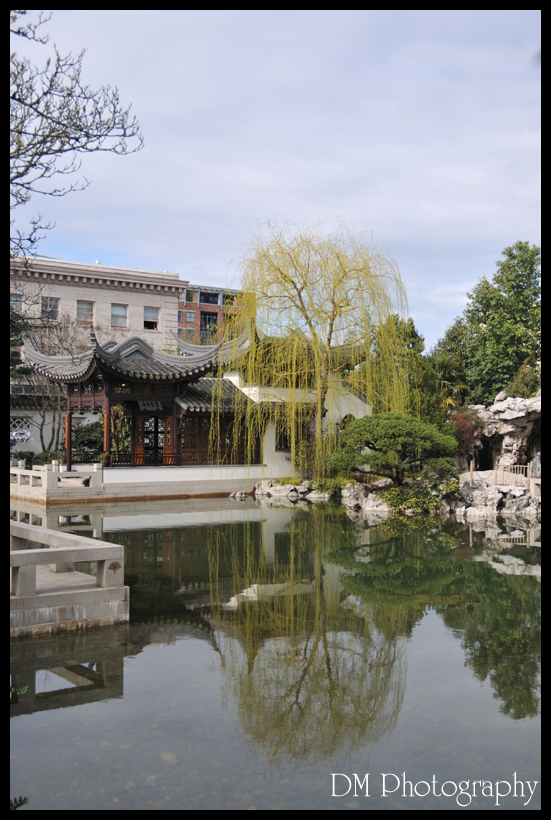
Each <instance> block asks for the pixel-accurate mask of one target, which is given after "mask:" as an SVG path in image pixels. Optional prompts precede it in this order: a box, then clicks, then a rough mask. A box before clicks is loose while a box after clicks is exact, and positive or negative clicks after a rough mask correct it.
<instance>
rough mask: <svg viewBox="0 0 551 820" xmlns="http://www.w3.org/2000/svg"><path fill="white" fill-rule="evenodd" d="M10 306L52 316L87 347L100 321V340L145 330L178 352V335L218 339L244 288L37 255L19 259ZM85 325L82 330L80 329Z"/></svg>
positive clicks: (148, 337)
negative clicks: (230, 307) (194, 282)
mask: <svg viewBox="0 0 551 820" xmlns="http://www.w3.org/2000/svg"><path fill="white" fill-rule="evenodd" d="M10 276H11V293H10V296H11V305H12V307H13V308H14V309H15V310H16V311H22V312H25V313H26V314H27V315H28V316H30V317H36V318H41V319H42V320H47V321H48V322H51V323H62V322H63V323H65V324H66V325H67V326H69V327H71V330H72V331H73V336H74V332H75V331H76V333H77V335H80V338H81V339H82V344H83V345H84V346H88V344H89V334H88V333H87V332H86V331H88V329H89V328H90V325H93V327H94V330H95V332H96V335H97V337H98V339H100V340H101V342H106V341H110V340H113V341H115V342H121V341H124V340H125V339H127V338H131V337H132V336H139V337H140V338H142V339H143V340H144V341H146V342H148V343H149V344H150V345H151V346H152V347H153V348H154V349H156V350H163V351H165V352H174V353H176V352H177V349H176V345H175V341H174V335H173V334H177V335H178V336H180V337H181V338H182V339H184V340H185V341H190V342H194V343H195V344H212V343H215V342H216V341H217V340H218V338H219V333H218V331H219V329H220V328H221V327H222V324H223V316H224V311H225V306H227V305H229V304H231V302H232V301H233V299H234V298H235V295H236V294H237V293H238V291H235V290H232V291H229V290H225V289H223V288H215V287H210V286H205V285H190V284H189V282H188V281H187V280H185V279H181V278H180V277H179V275H178V274H177V273H168V272H166V271H165V272H164V273H160V272H155V271H147V270H139V269H137V268H133V269H131V268H117V267H111V266H107V265H101V264H100V263H99V262H96V263H95V264H86V263H82V262H68V261H64V260H59V259H50V258H47V257H41V256H37V257H35V258H34V259H33V260H32V262H31V264H29V265H26V264H24V263H23V262H18V261H16V262H15V263H12V266H11V271H10ZM79 330H81V331H82V333H81V334H79Z"/></svg>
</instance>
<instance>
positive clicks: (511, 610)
mask: <svg viewBox="0 0 551 820" xmlns="http://www.w3.org/2000/svg"><path fill="white" fill-rule="evenodd" d="M377 531H378V532H376V533H375V538H376V537H377V535H378V536H379V537H380V538H382V539H384V540H382V541H381V542H380V543H376V544H373V545H372V546H371V547H370V548H369V554H368V556H366V557H367V558H368V562H366V563H363V562H361V561H358V560H357V557H358V556H357V550H355V549H351V548H349V547H347V546H341V547H339V548H338V549H336V550H334V551H332V552H331V553H330V554H329V556H328V560H329V561H331V562H333V563H335V564H338V565H339V566H341V567H346V568H348V569H349V570H352V571H353V574H351V575H349V576H345V577H344V578H343V584H344V586H345V588H346V590H347V592H349V593H351V594H353V595H355V596H357V597H358V598H360V599H363V600H365V601H369V602H370V603H371V604H373V605H376V606H375V607H374V608H373V613H374V615H373V617H374V622H375V624H376V626H377V628H378V629H380V630H381V631H382V632H383V633H384V634H385V636H386V637H387V638H390V637H391V636H394V635H398V634H405V635H409V634H411V630H412V629H413V627H414V626H415V624H416V623H417V622H418V621H419V620H420V619H421V618H422V617H423V614H424V613H425V612H426V611H427V610H428V609H430V608H434V609H436V611H437V612H439V613H440V614H442V616H443V619H444V622H445V623H446V625H448V626H450V627H452V628H454V629H457V630H462V632H463V635H462V647H463V649H464V650H465V653H466V662H467V664H468V666H470V667H471V668H472V669H473V672H474V674H475V675H476V677H477V678H478V679H479V680H486V679H487V678H489V680H490V684H491V686H492V688H493V690H494V692H495V696H496V697H497V698H499V699H500V700H501V701H502V706H501V711H502V712H504V713H505V714H507V715H509V716H510V717H512V718H522V717H529V716H533V715H536V714H537V713H538V696H537V692H538V682H539V668H540V660H539V659H540V635H541V631H540V630H541V627H540V588H539V584H538V581H537V580H536V578H533V577H526V576H510V575H501V574H500V573H498V572H496V570H495V569H494V568H493V567H491V566H489V565H488V564H486V563H484V562H479V561H455V560H452V559H451V557H450V548H451V547H453V546H455V544H454V541H456V538H454V536H453V535H450V534H449V533H448V532H447V530H446V526H445V525H435V524H434V523H431V524H424V523H423V522H421V521H420V522H401V521H399V520H391V522H388V523H387V524H384V525H381V526H380V527H378V528H377Z"/></svg>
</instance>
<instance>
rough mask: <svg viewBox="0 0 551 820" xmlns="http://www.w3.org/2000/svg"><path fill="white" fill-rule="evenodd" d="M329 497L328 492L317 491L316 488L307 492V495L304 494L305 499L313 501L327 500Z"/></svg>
mask: <svg viewBox="0 0 551 820" xmlns="http://www.w3.org/2000/svg"><path fill="white" fill-rule="evenodd" d="M330 498H331V494H330V493H319V492H317V491H316V490H312V492H311V493H308V495H307V496H306V499H307V500H308V501H314V502H315V501H329V499H330Z"/></svg>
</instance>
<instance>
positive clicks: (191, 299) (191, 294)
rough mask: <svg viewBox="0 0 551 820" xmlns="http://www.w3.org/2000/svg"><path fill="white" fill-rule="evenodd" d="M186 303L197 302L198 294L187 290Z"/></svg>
mask: <svg viewBox="0 0 551 820" xmlns="http://www.w3.org/2000/svg"><path fill="white" fill-rule="evenodd" d="M185 301H186V302H197V292H196V291H194V290H186V299H185Z"/></svg>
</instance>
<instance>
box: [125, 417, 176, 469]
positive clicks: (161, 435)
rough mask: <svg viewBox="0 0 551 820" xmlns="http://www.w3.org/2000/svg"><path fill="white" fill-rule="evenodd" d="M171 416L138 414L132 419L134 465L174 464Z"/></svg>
mask: <svg viewBox="0 0 551 820" xmlns="http://www.w3.org/2000/svg"><path fill="white" fill-rule="evenodd" d="M172 428H173V421H172V416H149V415H139V416H136V417H135V420H134V454H135V457H136V465H137V466H139V465H142V464H143V465H147V464H149V465H155V464H175V463H179V461H180V459H179V457H178V458H177V461H176V460H175V454H174V452H173V429H172Z"/></svg>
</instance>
